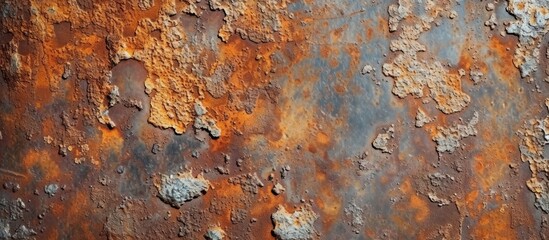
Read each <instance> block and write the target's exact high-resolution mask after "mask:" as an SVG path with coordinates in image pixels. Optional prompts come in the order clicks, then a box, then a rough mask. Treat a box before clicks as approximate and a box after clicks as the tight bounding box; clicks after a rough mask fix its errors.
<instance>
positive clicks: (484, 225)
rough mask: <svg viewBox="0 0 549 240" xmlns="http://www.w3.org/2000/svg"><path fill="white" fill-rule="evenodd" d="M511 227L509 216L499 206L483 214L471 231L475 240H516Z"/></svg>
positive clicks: (504, 209)
mask: <svg viewBox="0 0 549 240" xmlns="http://www.w3.org/2000/svg"><path fill="white" fill-rule="evenodd" d="M512 229H513V228H512V227H511V214H510V213H509V211H508V210H507V207H506V206H505V205H504V206H501V207H500V208H498V209H494V210H492V211H490V212H488V213H486V214H483V215H482V216H481V217H480V219H479V221H478V224H477V225H476V227H475V229H474V231H473V234H472V235H473V237H474V238H475V239H517V236H516V235H515V234H514V233H513V230H512Z"/></svg>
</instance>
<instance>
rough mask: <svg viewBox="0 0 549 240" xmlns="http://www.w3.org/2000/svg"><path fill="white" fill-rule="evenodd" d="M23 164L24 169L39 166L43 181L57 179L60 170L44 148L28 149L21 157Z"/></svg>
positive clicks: (26, 173)
mask: <svg viewBox="0 0 549 240" xmlns="http://www.w3.org/2000/svg"><path fill="white" fill-rule="evenodd" d="M23 164H24V165H25V168H26V169H32V168H33V167H39V168H40V169H41V170H42V173H43V174H44V180H45V181H53V180H57V178H58V177H59V175H60V172H61V171H60V169H59V166H58V164H57V163H56V162H55V161H54V160H52V159H51V157H50V153H49V152H47V151H45V150H41V151H36V150H29V151H28V152H27V154H26V155H25V156H24V157H23ZM23 174H24V175H28V174H29V173H28V172H25V173H23Z"/></svg>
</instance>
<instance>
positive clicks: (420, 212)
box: [400, 179, 430, 222]
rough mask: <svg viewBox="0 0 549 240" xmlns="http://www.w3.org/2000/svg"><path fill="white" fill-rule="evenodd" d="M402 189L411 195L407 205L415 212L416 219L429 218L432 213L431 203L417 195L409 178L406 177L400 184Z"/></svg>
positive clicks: (420, 220)
mask: <svg viewBox="0 0 549 240" xmlns="http://www.w3.org/2000/svg"><path fill="white" fill-rule="evenodd" d="M400 191H401V192H402V194H404V195H410V198H409V199H408V204H407V206H405V207H406V208H407V209H410V210H412V212H414V219H415V221H416V222H423V221H425V219H427V217H428V216H429V214H430V211H429V205H428V203H427V201H426V200H424V199H422V198H420V197H419V196H417V195H416V193H415V191H414V189H413V186H412V183H411V182H410V180H409V179H406V180H404V181H403V182H402V184H401V185H400ZM403 207H404V206H403Z"/></svg>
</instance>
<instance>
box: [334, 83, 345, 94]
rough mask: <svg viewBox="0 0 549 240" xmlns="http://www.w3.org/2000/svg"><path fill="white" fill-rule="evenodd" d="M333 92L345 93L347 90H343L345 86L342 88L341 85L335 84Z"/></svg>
mask: <svg viewBox="0 0 549 240" xmlns="http://www.w3.org/2000/svg"><path fill="white" fill-rule="evenodd" d="M334 90H335V91H336V92H337V93H345V92H346V90H347V89H345V86H343V85H342V84H336V85H335V86H334Z"/></svg>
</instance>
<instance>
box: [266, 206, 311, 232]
mask: <svg viewBox="0 0 549 240" xmlns="http://www.w3.org/2000/svg"><path fill="white" fill-rule="evenodd" d="M271 218H272V219H273V223H274V226H275V227H274V229H273V233H274V235H275V236H276V238H277V239H279V240H306V239H317V236H316V230H315V228H314V222H315V221H316V219H317V218H318V216H317V215H316V213H314V212H313V211H312V210H310V209H309V208H307V207H301V209H299V210H296V211H295V212H293V213H289V212H288V211H287V210H286V208H284V206H278V209H277V211H276V212H275V213H273V214H272V216H271Z"/></svg>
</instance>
